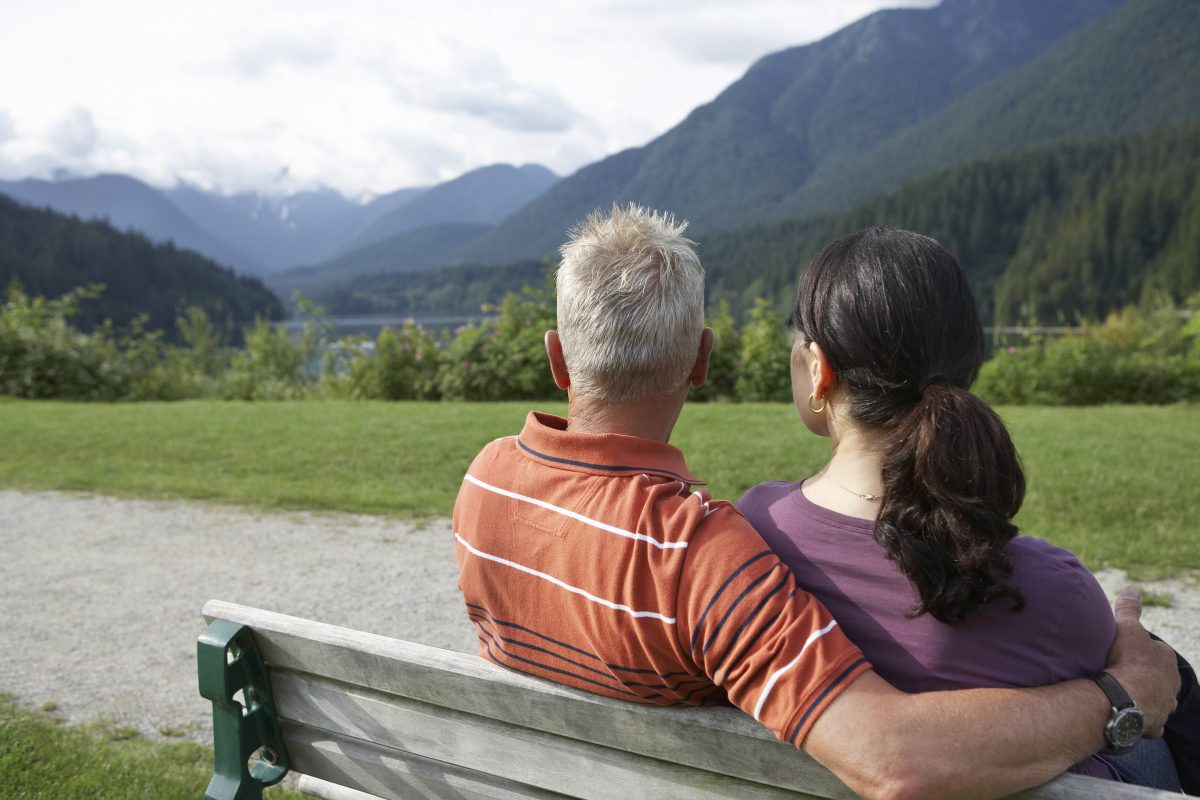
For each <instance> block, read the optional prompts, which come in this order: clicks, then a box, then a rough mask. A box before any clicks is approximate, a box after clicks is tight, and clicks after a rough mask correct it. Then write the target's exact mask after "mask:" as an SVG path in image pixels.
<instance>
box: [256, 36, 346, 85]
mask: <svg viewBox="0 0 1200 800" xmlns="http://www.w3.org/2000/svg"><path fill="white" fill-rule="evenodd" d="M332 57H333V52H332V48H331V46H330V44H329V42H328V41H322V42H311V41H301V40H298V39H287V38H282V37H274V38H270V39H264V40H262V41H260V42H258V43H256V44H254V45H252V46H250V47H244V48H240V49H238V50H237V51H236V52H235V53H234V55H233V66H234V68H235V70H236V71H237V72H238V74H240V75H242V76H243V77H249V78H259V77H262V76H263V75H264V74H265V73H267V72H268V71H270V70H271V69H272V68H273V67H281V66H283V67H288V66H295V67H304V68H309V69H313V68H317V67H321V66H324V65H326V64H328V63H329V61H330V59H331V58H332Z"/></svg>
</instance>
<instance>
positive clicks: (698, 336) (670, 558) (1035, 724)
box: [454, 205, 1179, 798]
mask: <svg viewBox="0 0 1200 800" xmlns="http://www.w3.org/2000/svg"><path fill="white" fill-rule="evenodd" d="M685 226H686V223H685V224H680V225H677V224H676V223H675V221H674V219H673V218H672V217H670V216H664V215H661V214H658V213H653V212H650V211H647V210H645V209H642V208H638V207H636V206H632V205H631V206H630V207H629V208H628V209H624V210H622V209H619V208H616V207H614V208H613V210H612V212H611V213H610V214H607V215H600V214H593V215H592V216H590V217H589V218H588V219H587V220H586V221H585V222H584V223H582V224H581V225H580V226H579V227H578V228H576V229H575V230H573V231H572V234H571V238H570V241H569V242H568V243H567V244H566V245H565V246H564V247H563V248H562V262H561V266H560V267H559V270H558V276H557V281H558V330H557V331H549V332H548V333H547V334H546V352H547V354H548V355H549V360H550V369H551V371H552V372H553V375H554V380H555V382H556V383H557V385H558V386H559V387H560V388H562V389H565V390H566V391H567V397H568V403H569V411H568V416H567V419H561V418H558V417H554V416H550V415H547V414H540V413H537V412H534V413H531V414H530V415H529V417H528V419H527V420H526V422H525V427H524V429H523V430H522V431H521V433H520V435H519V436H511V437H508V438H504V439H499V440H497V441H495V442H492V443H491V444H489V445H488V446H487V447H485V448H484V449H483V451H482V452H481V453H480V454H479V455H478V456H477V457H476V458H475V460H474V462H473V463H472V464H471V467H470V470H469V472H468V473H467V475H466V478H465V480H464V482H463V485H462V488H461V490H460V491H459V495H458V501H457V502H456V504H455V509H454V531H455V534H454V535H455V539H456V541H457V548H458V560H459V566H460V581H459V586H460V588H461V589H462V592H463V595H464V598H465V600H466V603H467V609H468V613H469V615H470V617H471V619H472V620H473V621H474V623H475V625H476V626H477V629H478V634H479V640H480V643H481V654H482V655H483V656H484V657H485V658H488V659H490V660H492V661H494V662H496V663H497V664H501V665H503V666H505V667H508V668H511V669H515V670H519V671H522V672H526V673H529V674H531V675H536V676H539V677H543V678H547V679H549V680H553V681H558V682H560V683H564V684H567V685H570V686H575V687H578V688H581V689H586V690H588V691H592V692H597V693H600V694H604V695H608V696H610V697H617V698H621V699H624V700H629V701H631V702H636V703H653V704H659V705H677V704H697V705H705V704H714V703H723V702H732V703H733V704H734V705H736V706H738V707H739V708H741V709H742V710H744V711H745V712H746V713H748V714H751V715H753V716H754V717H755V718H756V719H758V720H759V721H761V722H762V723H763V724H764V725H766V726H767V727H768V728H770V729H771V730H772V731H773V732H774V733H775V734H776V735H777V736H779V737H780V738H781V739H784V740H785V741H788V742H792V743H794V744H795V745H796V746H798V747H802V748H804V749H805V750H806V751H808V752H809V753H811V754H812V755H813V756H814V757H816V758H817V759H818V760H819V761H820V762H821V763H822V764H824V765H826V766H827V767H829V768H830V769H831V770H833V771H834V772H835V773H836V774H837V775H838V777H840V778H841V779H842V780H843V781H844V782H845V783H846V784H847V785H849V786H850V787H851V788H852V789H854V790H855V791H856V792H858V793H859V794H862V795H864V796H867V797H924V798H928V797H957V796H962V797H982V796H997V795H1001V794H1007V793H1010V792H1012V791H1015V790H1017V789H1020V788H1023V787H1026V786H1031V785H1034V784H1037V783H1041V782H1044V781H1045V780H1047V779H1049V778H1051V777H1053V776H1054V775H1056V774H1058V773H1060V772H1062V771H1063V770H1065V769H1066V768H1067V767H1069V766H1070V765H1071V764H1073V763H1075V762H1077V761H1079V760H1081V759H1083V758H1085V757H1086V756H1088V755H1090V754H1091V753H1093V752H1095V751H1097V750H1099V749H1100V748H1102V747H1104V746H1105V740H1106V736H1107V737H1108V738H1109V739H1110V740H1111V739H1112V738H1113V734H1112V733H1111V732H1108V733H1106V731H1110V729H1111V726H1110V725H1109V723H1110V721H1112V719H1113V718H1115V717H1117V716H1121V718H1122V720H1124V721H1126V722H1128V721H1129V720H1130V715H1129V714H1128V713H1127V712H1126V711H1124V710H1118V709H1116V708H1115V704H1112V703H1110V701H1109V700H1108V699H1107V697H1106V695H1105V693H1103V692H1102V691H1101V690H1100V688H1098V686H1097V684H1095V683H1093V682H1092V681H1089V680H1077V681H1070V682H1067V683H1062V684H1058V685H1055V686H1050V687H1043V688H1037V689H1024V690H1005V689H982V690H961V691H954V692H935V693H928V694H920V695H908V694H904V693H902V692H900V691H898V690H896V689H894V688H893V687H892V686H890V685H889V684H888V683H886V682H885V681H884V680H883V679H882V678H880V677H879V676H877V675H876V674H875V673H874V672H873V671H872V670H871V668H870V665H869V664H867V662H866V661H865V660H864V659H863V657H862V654H861V653H860V652H859V651H858V649H857V648H856V647H855V646H854V645H853V644H852V643H851V642H850V641H848V640H847V639H846V637H845V636H844V635H843V634H842V632H841V630H840V629H839V628H838V627H837V623H836V622H835V621H834V620H833V619H832V618H831V617H830V616H829V613H828V612H827V611H826V610H825V609H824V607H822V606H821V605H820V603H818V602H817V601H816V600H814V599H812V598H811V597H810V596H809V595H808V594H807V593H806V592H805V591H804V589H803V587H799V586H796V585H795V583H794V581H793V578H792V575H791V573H790V571H789V570H788V569H787V568H786V567H784V565H783V564H782V563H781V562H780V561H779V560H778V559H777V558H776V557H775V556H774V554H772V553H771V551H770V550H769V549H768V548H767V546H766V545H765V544H764V543H763V540H762V539H761V538H760V537H759V535H758V534H757V533H756V532H755V531H754V529H753V528H751V527H750V525H749V524H748V523H747V522H746V520H745V519H744V518H743V517H742V516H741V515H740V514H739V513H738V512H737V510H736V509H734V508H733V507H732V506H731V505H730V504H729V503H727V502H725V501H720V500H713V499H711V498H710V497H709V496H708V495H707V494H706V493H705V492H704V491H702V490H697V489H694V488H693V487H695V486H697V485H699V484H701V483H702V481H700V480H698V479H697V478H696V477H695V476H694V475H693V474H692V473H691V472H690V471H689V470H688V468H687V465H686V464H685V463H684V458H683V454H682V453H681V452H680V451H679V450H677V449H676V448H674V447H672V446H671V445H670V444H668V443H667V442H668V440H669V438H670V435H671V430H672V428H673V427H674V425H675V422H676V420H677V419H678V417H679V413H680V411H681V410H682V408H683V403H684V400H685V399H686V397H687V393H688V390H689V388H690V387H693V386H700V385H701V384H702V383H703V382H704V380H705V377H706V375H707V369H708V359H709V354H710V352H711V349H712V344H713V341H712V331H711V330H708V329H706V328H704V323H703V309H704V274H703V270H702V268H701V266H700V262H699V260H698V259H697V257H696V254H695V253H694V252H693V250H692V248H691V242H689V241H688V240H687V239H685V238H683V235H682V234H683V230H684V228H685ZM781 357H782V356H781ZM1138 611H1139V606H1138V601H1137V597H1136V594H1127V595H1125V596H1124V597H1123V600H1122V602H1121V603H1119V608H1118V612H1117V613H1118V620H1119V622H1118V627H1119V631H1120V632H1119V634H1118V638H1117V642H1116V644H1115V645H1114V647H1113V651H1112V653H1111V654H1110V663H1109V669H1108V671H1109V672H1110V673H1111V674H1112V675H1113V676H1114V677H1115V678H1116V679H1117V680H1118V681H1119V683H1120V684H1121V685H1123V686H1124V688H1125V689H1126V690H1127V691H1128V692H1129V693H1130V695H1131V696H1132V697H1134V698H1136V699H1137V701H1138V702H1139V703H1140V704H1141V708H1142V710H1143V711H1144V714H1145V730H1146V733H1147V735H1152V736H1157V735H1161V731H1162V727H1163V723H1164V720H1165V719H1166V717H1167V714H1168V713H1169V712H1170V710H1171V708H1172V707H1173V705H1174V695H1175V692H1176V691H1177V690H1178V685H1179V684H1178V675H1177V673H1176V671H1175V661H1174V655H1173V653H1172V652H1171V651H1170V649H1169V648H1167V647H1166V646H1165V645H1159V644H1155V643H1152V642H1151V641H1150V639H1149V638H1148V637H1147V636H1146V634H1145V632H1144V631H1143V630H1142V628H1141V626H1140V624H1139V623H1138ZM1135 716H1136V715H1135ZM1133 722H1134V723H1136V719H1134V720H1133Z"/></svg>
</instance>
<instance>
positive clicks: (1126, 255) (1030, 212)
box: [700, 125, 1200, 324]
mask: <svg viewBox="0 0 1200 800" xmlns="http://www.w3.org/2000/svg"><path fill="white" fill-rule="evenodd" d="M868 225H891V226H895V227H901V228H909V229H912V230H916V231H919V232H921V233H925V234H928V235H930V236H933V237H934V238H936V239H938V240H940V241H941V242H942V243H943V244H945V245H946V246H947V247H948V248H950V249H951V250H952V251H954V252H955V253H956V254H957V255H958V256H959V259H960V261H961V262H962V264H963V267H964V268H965V269H966V270H967V273H968V275H969V276H970V279H971V284H972V286H973V288H974V291H975V295H976V299H977V301H978V302H979V305H980V313H981V315H982V316H983V318H984V320H985V321H988V322H990V321H993V320H994V321H995V322H997V323H1001V324H1004V323H1013V322H1018V321H1031V320H1038V321H1041V322H1053V321H1056V320H1059V319H1066V320H1068V321H1074V320H1076V319H1078V318H1079V316H1080V315H1084V316H1090V317H1097V316H1100V315H1103V314H1105V313H1107V312H1108V311H1109V310H1112V309H1114V308H1117V307H1120V306H1123V305H1126V304H1128V303H1132V302H1137V301H1138V300H1139V299H1141V298H1142V297H1143V296H1145V295H1147V294H1148V293H1162V294H1165V295H1167V296H1170V297H1171V298H1173V299H1174V300H1176V301H1181V300H1183V299H1184V298H1185V297H1187V296H1188V295H1189V294H1191V293H1193V292H1196V291H1200V126H1196V125H1193V126H1188V127H1184V128H1181V129H1177V130H1174V131H1170V132H1165V133H1158V134H1151V135H1146V136H1139V137H1131V138H1125V139H1119V140H1114V141H1109V142H1107V143H1095V144H1080V145H1060V146H1058V147H1054V148H1049V149H1043V150H1038V151H1032V152H1028V153H1018V154H1014V155H1010V156H1004V157H1000V158H996V159H991V160H988V161H982V162H975V163H971V164H967V165H963V166H961V167H957V168H954V169H952V170H949V171H947V172H945V173H943V174H940V175H936V176H934V177H931V178H925V179H921V180H919V181H916V182H913V183H910V184H907V185H905V186H904V187H902V188H900V189H899V190H897V191H895V192H892V193H889V194H885V195H881V196H879V197H876V198H874V199H872V200H868V201H866V202H864V203H862V204H860V205H858V206H856V207H855V208H854V209H852V210H850V211H848V212H843V213H840V214H834V215H824V216H818V217H811V216H810V217H798V218H795V219H792V220H786V221H782V222H778V223H775V224H771V225H762V226H755V227H749V228H745V229H742V230H739V231H731V232H727V233H724V234H718V235H715V236H712V237H708V238H704V239H702V240H701V249H700V255H701V259H702V260H703V262H704V265H705V269H706V271H707V274H708V282H709V291H710V299H714V300H715V299H718V298H725V299H729V300H730V301H731V302H733V304H734V305H735V306H739V307H740V306H744V305H746V304H747V303H749V302H750V301H752V300H753V298H754V297H757V296H765V297H772V298H776V299H778V300H780V301H785V300H786V299H787V298H788V297H789V296H790V293H791V291H792V289H793V287H794V286H795V283H796V280H797V278H798V277H799V275H800V272H801V270H802V268H803V265H804V264H805V263H807V261H808V259H809V258H811V256H812V255H813V254H814V253H815V252H816V251H817V250H818V249H819V248H820V247H821V246H823V245H824V244H825V243H827V242H829V241H830V240H832V239H834V238H836V237H837V236H840V235H842V234H843V233H847V232H849V231H852V230H857V229H858V228H862V227H866V226H868ZM985 324H986V323H985Z"/></svg>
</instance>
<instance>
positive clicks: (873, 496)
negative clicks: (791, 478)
mask: <svg viewBox="0 0 1200 800" xmlns="http://www.w3.org/2000/svg"><path fill="white" fill-rule="evenodd" d="M817 474H818V475H820V476H821V477H822V478H824V479H825V480H827V481H829V482H830V483H832V484H833V485H834V486H836V487H837V488H839V489H841V490H842V491H843V492H849V493H850V494H852V495H854V496H855V497H861V498H862V499H863V500H870V501H872V502H874V501H876V500H878V499H879V497H880V495H877V494H863V493H862V492H856V491H854V490H853V489H850V488H848V487H846V486H843V485H842V484H840V483H838V482H837V481H835V480H834V479H833V478H831V477H829V476H828V475H826V474H825V470H823V469H822V470H817Z"/></svg>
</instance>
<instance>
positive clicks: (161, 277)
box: [0, 197, 284, 337]
mask: <svg viewBox="0 0 1200 800" xmlns="http://www.w3.org/2000/svg"><path fill="white" fill-rule="evenodd" d="M13 281H16V282H19V283H20V285H21V286H22V287H23V288H24V290H25V291H26V292H27V293H29V294H33V295H43V296H47V297H57V296H59V295H62V294H64V293H65V292H67V291H69V290H71V289H73V288H75V287H77V286H83V285H87V284H92V283H103V284H105V285H106V287H107V288H106V289H105V291H104V293H103V294H102V295H101V297H100V299H99V300H97V301H91V302H86V303H84V304H82V306H81V307H80V310H79V315H78V317H77V318H76V321H77V323H78V324H79V325H80V327H82V328H85V329H86V328H91V327H94V326H96V325H99V324H100V323H101V322H103V321H104V320H105V319H111V320H112V321H113V323H114V324H115V325H116V326H117V327H118V328H125V327H127V326H128V325H129V324H130V323H131V322H132V321H133V320H134V319H135V318H136V317H137V316H139V315H141V314H146V315H147V316H148V321H147V327H148V328H149V329H151V330H154V329H158V330H163V331H165V332H166V333H167V336H168V337H172V336H174V333H175V319H176V317H177V316H178V315H179V314H180V312H182V311H183V310H184V309H185V308H187V307H188V306H193V305H194V306H199V307H201V308H203V309H204V310H205V311H206V312H207V313H208V315H209V318H210V319H212V320H213V321H214V323H215V324H216V327H217V329H218V330H219V331H221V332H222V333H223V334H226V335H236V331H237V328H238V327H239V326H241V325H244V324H246V323H249V322H251V321H253V319H254V318H255V317H256V316H262V317H267V318H269V319H282V318H283V315H284V312H283V306H282V305H281V304H280V302H279V299H278V298H277V297H275V296H274V295H273V294H271V293H270V292H269V291H268V290H267V289H266V287H264V286H263V285H262V282H261V281H259V280H258V279H256V278H246V277H240V276H238V275H235V274H234V273H233V271H232V270H230V269H227V268H225V267H221V266H218V265H217V264H214V263H213V262H211V261H209V260H208V259H206V258H204V257H202V256H199V255H197V254H195V253H193V252H190V251H188V250H180V249H179V248H177V247H175V246H174V245H171V244H166V245H157V244H154V243H152V242H151V241H150V240H149V239H147V238H146V237H144V236H142V235H140V234H135V233H123V232H121V231H118V230H116V229H115V228H113V227H112V226H111V225H109V224H107V223H104V222H84V221H80V220H79V219H77V218H74V217H67V216H64V215H62V214H57V213H55V212H52V211H43V210H37V209H32V208H28V207H26V206H23V205H21V204H19V203H16V202H14V201H12V200H9V199H7V198H4V197H0V288H3V287H7V286H8V285H10V284H11V283H12V282H13Z"/></svg>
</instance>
